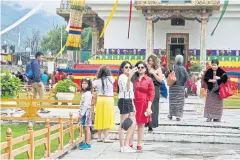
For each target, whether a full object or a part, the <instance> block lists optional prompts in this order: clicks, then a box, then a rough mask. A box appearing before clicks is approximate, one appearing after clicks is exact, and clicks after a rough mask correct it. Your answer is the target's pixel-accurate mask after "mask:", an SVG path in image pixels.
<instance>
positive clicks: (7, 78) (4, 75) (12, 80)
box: [0, 69, 22, 98]
mask: <svg viewBox="0 0 240 160" xmlns="http://www.w3.org/2000/svg"><path fill="white" fill-rule="evenodd" d="M0 81H1V82H2V83H1V98H15V97H16V96H17V94H18V93H19V92H20V91H21V85H22V82H21V81H20V79H19V78H17V77H16V76H14V75H12V74H11V72H9V71H7V70H4V69H2V70H1V74H0ZM3 82H4V83H3Z"/></svg>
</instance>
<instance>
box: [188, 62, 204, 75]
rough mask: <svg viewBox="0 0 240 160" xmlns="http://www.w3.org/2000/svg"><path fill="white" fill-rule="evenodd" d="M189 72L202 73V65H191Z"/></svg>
mask: <svg viewBox="0 0 240 160" xmlns="http://www.w3.org/2000/svg"><path fill="white" fill-rule="evenodd" d="M189 70H190V72H193V73H200V72H201V70H202V67H201V65H199V64H195V63H193V64H192V65H191V67H190V68H189Z"/></svg>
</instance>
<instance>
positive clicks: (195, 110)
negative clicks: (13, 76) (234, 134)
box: [38, 97, 240, 127]
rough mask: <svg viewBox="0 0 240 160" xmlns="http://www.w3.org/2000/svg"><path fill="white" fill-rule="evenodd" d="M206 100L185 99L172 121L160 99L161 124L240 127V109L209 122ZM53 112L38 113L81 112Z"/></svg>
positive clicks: (64, 114) (64, 113)
mask: <svg viewBox="0 0 240 160" xmlns="http://www.w3.org/2000/svg"><path fill="white" fill-rule="evenodd" d="M115 108H116V120H115V122H116V123H117V124H118V123H119V121H120V116H119V110H118V108H117V106H116V107H115ZM203 108H204V101H203V100H202V99H200V98H198V97H189V98H187V99H186V100H185V107H184V110H185V111H184V114H183V118H182V120H181V121H180V122H176V121H175V120H173V121H170V120H168V118H167V114H168V101H167V100H166V99H164V98H161V99H160V111H159V124H160V125H161V124H182V125H183V124H189V125H221V126H233V127H240V109H224V111H223V118H222V122H220V123H214V122H211V123H208V122H206V118H204V117H203ZM48 110H50V111H51V112H50V113H47V114H41V113H38V114H39V115H40V116H41V117H69V113H73V117H77V116H78V114H79V110H78V109H48Z"/></svg>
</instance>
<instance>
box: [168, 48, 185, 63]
mask: <svg viewBox="0 0 240 160" xmlns="http://www.w3.org/2000/svg"><path fill="white" fill-rule="evenodd" d="M179 54H181V55H182V56H183V57H184V45H178V44H171V45H170V61H175V57H176V56H177V55H179Z"/></svg>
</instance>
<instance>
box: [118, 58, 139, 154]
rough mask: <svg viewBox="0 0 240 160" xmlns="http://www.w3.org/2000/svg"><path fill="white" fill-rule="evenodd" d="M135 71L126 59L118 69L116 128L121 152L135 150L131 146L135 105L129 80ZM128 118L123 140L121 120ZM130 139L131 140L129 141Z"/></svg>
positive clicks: (134, 125)
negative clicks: (128, 123) (117, 125)
mask: <svg viewBox="0 0 240 160" xmlns="http://www.w3.org/2000/svg"><path fill="white" fill-rule="evenodd" d="M134 73H135V71H134V70H132V64H131V63H130V62H128V61H124V62H122V64H121V65H120V69H119V78H118V98H119V100H118V108H119V110H120V126H119V130H118V134H119V141H120V147H121V148H120V151H121V152H128V153H130V152H136V150H133V149H132V148H131V147H132V140H133V138H132V136H133V134H134V131H135V128H136V120H135V112H136V109H135V106H134V103H133V99H134V93H133V83H132V82H131V78H132V75H133V74H134ZM127 118H130V119H131V120H132V124H131V126H130V127H129V128H128V129H127V134H126V136H125V140H124V132H123V128H122V124H123V122H124V121H125V120H126V119H127ZM130 139H131V142H130Z"/></svg>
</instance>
